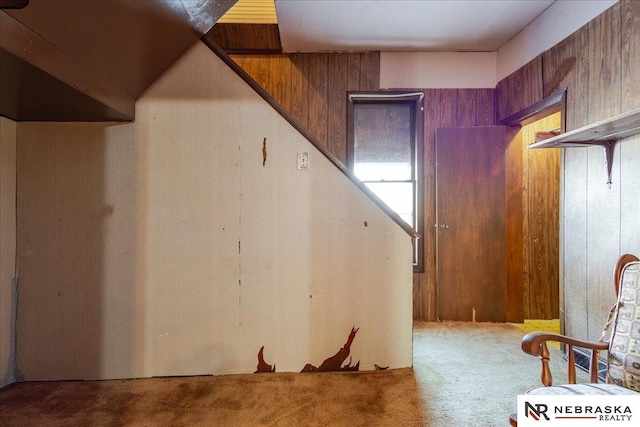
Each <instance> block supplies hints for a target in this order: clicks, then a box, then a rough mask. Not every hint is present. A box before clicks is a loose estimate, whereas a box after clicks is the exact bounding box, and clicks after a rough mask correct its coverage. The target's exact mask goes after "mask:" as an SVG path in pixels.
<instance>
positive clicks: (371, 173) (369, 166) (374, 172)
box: [353, 163, 411, 181]
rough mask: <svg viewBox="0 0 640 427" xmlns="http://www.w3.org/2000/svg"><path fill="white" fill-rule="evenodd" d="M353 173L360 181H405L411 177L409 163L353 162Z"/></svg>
mask: <svg viewBox="0 0 640 427" xmlns="http://www.w3.org/2000/svg"><path fill="white" fill-rule="evenodd" d="M353 173H355V175H356V176H357V177H358V178H359V179H360V180H361V181H384V180H387V181H407V180H409V179H411V165H410V164H409V163H355V164H354V165H353Z"/></svg>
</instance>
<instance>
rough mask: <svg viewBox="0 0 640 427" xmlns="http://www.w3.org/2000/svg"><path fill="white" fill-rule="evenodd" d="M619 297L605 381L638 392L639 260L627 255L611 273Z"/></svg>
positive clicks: (639, 380) (639, 332)
mask: <svg viewBox="0 0 640 427" xmlns="http://www.w3.org/2000/svg"><path fill="white" fill-rule="evenodd" d="M614 279H615V280H614V283H615V284H616V291H617V294H618V303H617V307H616V310H615V317H614V320H613V324H612V325H611V327H612V330H611V337H610V341H609V354H608V357H607V363H608V365H609V366H608V375H607V382H610V383H614V384H617V385H619V386H622V387H626V388H628V389H631V390H636V391H640V261H638V258H637V257H635V256H633V255H629V256H628V258H627V259H626V262H623V263H619V264H618V267H617V268H616V271H615V272H614Z"/></svg>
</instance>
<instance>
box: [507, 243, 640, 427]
mask: <svg viewBox="0 0 640 427" xmlns="http://www.w3.org/2000/svg"><path fill="white" fill-rule="evenodd" d="M613 283H614V289H615V292H616V297H617V303H616V305H615V306H614V307H613V308H612V309H611V316H610V319H609V321H608V322H607V325H606V326H605V328H604V332H603V334H602V337H600V340H599V341H596V342H588V341H581V340H577V339H574V338H570V337H567V336H564V335H559V334H554V333H549V332H531V333H529V334H527V335H525V336H524V338H522V350H523V351H524V352H525V353H527V354H530V355H532V356H537V357H539V358H540V360H541V362H542V374H541V376H540V379H541V381H542V384H543V387H538V388H535V389H532V390H529V391H527V392H526V394H546V395H580V394H589V395H591V394H638V392H640V370H639V369H635V368H633V367H632V366H631V365H632V364H631V363H625V361H626V362H629V360H628V359H629V358H630V357H631V358H634V359H636V360H640V353H638V350H635V352H636V353H638V354H637V355H635V354H631V355H629V354H627V353H634V351H633V350H631V351H630V349H629V348H628V347H629V346H628V345H627V343H628V342H629V340H628V339H627V338H625V336H626V337H629V334H631V333H632V332H633V326H632V323H631V320H632V319H631V316H632V315H633V313H634V312H635V311H636V307H640V260H638V257H636V256H635V255H630V254H625V255H622V256H621V257H620V258H618V262H617V263H616V266H615V269H614V272H613ZM636 295H637V297H636ZM638 313H640V310H638ZM634 320H636V324H635V329H636V331H635V332H636V333H638V332H640V331H638V330H637V329H638V328H639V327H640V326H638V323H640V319H638V318H636V319H634ZM606 335H609V337H608V339H607V338H605V337H606ZM547 341H555V342H560V343H563V344H565V345H566V349H567V383H568V384H565V385H562V386H553V378H552V376H551V370H550V368H549V349H548V347H547ZM574 347H579V348H583V349H586V350H590V351H591V360H590V364H589V384H576V365H575V359H574V354H573V348H574ZM603 350H608V352H609V353H608V360H607V362H608V363H607V377H606V378H607V382H606V383H604V384H602V383H601V384H598V360H599V359H598V355H599V353H600V351H603ZM629 369H631V370H633V371H635V372H630V371H629ZM509 423H510V424H511V425H512V426H514V427H516V426H517V425H518V421H517V419H516V414H511V416H510V417H509Z"/></svg>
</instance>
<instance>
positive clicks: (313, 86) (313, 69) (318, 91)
mask: <svg viewBox="0 0 640 427" xmlns="http://www.w3.org/2000/svg"><path fill="white" fill-rule="evenodd" d="M328 61H329V57H328V54H326V53H312V54H310V57H309V132H311V134H312V135H314V136H315V137H316V138H317V139H318V141H319V142H320V144H321V145H322V146H323V147H325V148H328V140H327V135H328V132H327V123H328V119H327V118H328V104H327V100H328V96H327V95H328V85H329V82H328V75H327V71H328V66H329V64H328Z"/></svg>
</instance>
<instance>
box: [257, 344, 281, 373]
mask: <svg viewBox="0 0 640 427" xmlns="http://www.w3.org/2000/svg"><path fill="white" fill-rule="evenodd" d="M263 352H264V346H262V347H260V351H258V370H257V371H255V372H254V374H257V373H258V372H275V371H276V365H273V368H271V365H269V364H267V363H266V362H265V361H264V355H263Z"/></svg>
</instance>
